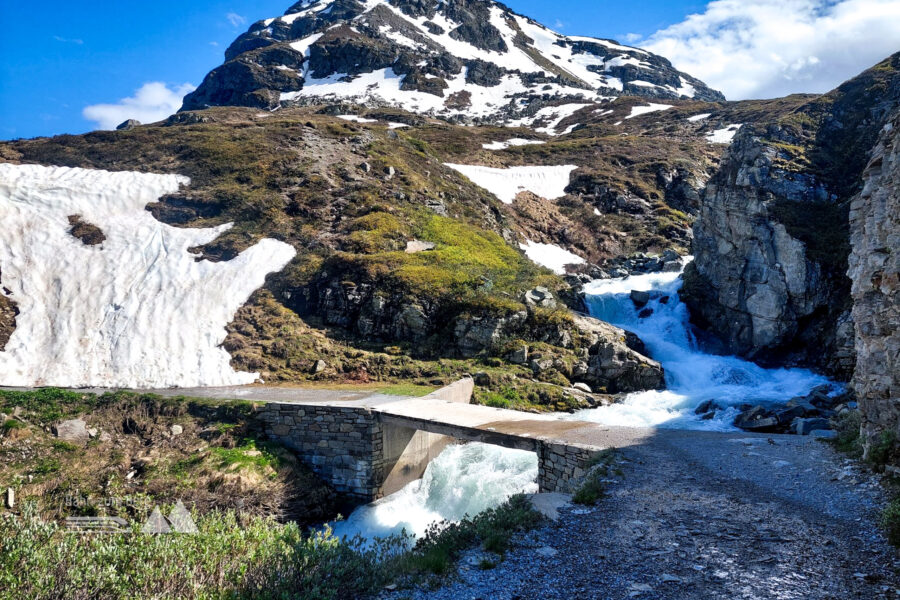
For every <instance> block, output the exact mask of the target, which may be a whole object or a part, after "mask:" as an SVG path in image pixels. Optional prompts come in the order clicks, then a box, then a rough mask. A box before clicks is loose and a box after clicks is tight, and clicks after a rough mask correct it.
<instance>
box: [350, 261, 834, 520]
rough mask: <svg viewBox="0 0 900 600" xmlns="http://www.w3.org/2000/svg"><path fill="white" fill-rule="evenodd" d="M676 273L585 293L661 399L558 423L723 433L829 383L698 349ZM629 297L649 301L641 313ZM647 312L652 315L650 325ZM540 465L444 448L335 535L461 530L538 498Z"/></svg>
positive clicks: (514, 453) (510, 453)
mask: <svg viewBox="0 0 900 600" xmlns="http://www.w3.org/2000/svg"><path fill="white" fill-rule="evenodd" d="M680 287H681V278H680V273H659V274H652V275H637V276H633V277H627V278H625V279H604V280H596V281H594V282H592V283H590V284H588V285H587V286H586V288H585V293H586V296H587V304H588V308H589V310H590V313H591V315H593V316H594V317H596V318H598V319H602V320H604V321H607V322H609V323H612V324H614V325H617V326H619V327H622V328H623V329H627V330H629V331H633V332H634V333H636V334H637V335H638V336H639V337H640V338H641V339H642V340H643V341H644V343H645V344H646V346H647V349H648V352H649V354H650V355H651V356H652V357H653V358H654V359H656V360H657V361H659V362H660V363H661V364H662V366H663V367H664V368H665V370H666V384H667V389H666V390H664V391H649V392H637V393H633V394H629V395H628V396H626V398H625V399H624V400H623V401H622V402H621V403H619V404H614V405H612V406H606V407H602V408H596V409H590V410H583V411H580V412H578V413H576V414H575V415H566V416H565V417H564V418H571V419H578V420H584V421H595V422H598V423H604V424H607V425H618V426H632V427H671V428H682V429H704V430H718V431H728V430H732V429H734V428H733V426H732V425H731V423H732V420H733V419H734V416H735V415H736V414H737V409H736V408H735V407H736V406H737V405H739V404H742V403H764V404H771V403H779V402H786V401H787V400H789V399H791V398H793V397H795V396H800V395H803V394H806V393H807V392H808V391H809V390H810V389H812V388H813V387H815V386H817V385H821V384H823V383H828V380H827V379H826V378H824V377H822V376H819V375H816V374H814V373H812V372H810V371H806V370H802V369H764V368H762V367H760V366H758V365H755V364H753V363H751V362H747V361H745V360H742V359H739V358H737V357H734V356H717V355H712V354H707V353H705V352H703V351H702V350H700V349H699V347H698V346H697V343H696V340H695V339H694V336H693V335H692V334H691V327H690V325H689V323H688V311H687V307H686V306H685V305H684V304H682V303H681V301H680V300H679V298H678V290H679V288H680ZM632 290H637V291H647V292H650V295H651V300H650V302H649V303H648V304H647V305H646V306H645V307H642V309H640V310H643V312H644V317H643V318H642V317H640V316H639V314H640V310H639V309H638V308H636V306H635V304H634V302H633V301H632V300H631V292H632ZM644 309H650V310H651V311H652V313H650V314H649V315H648V314H647V311H646V310H644ZM706 400H715V401H716V402H717V403H718V404H719V405H720V406H723V407H724V408H725V409H724V410H720V411H719V412H718V413H717V414H716V416H715V418H713V419H708V420H703V419H701V418H700V417H699V416H697V415H695V414H694V409H695V408H696V407H697V406H698V405H700V404H701V403H702V402H704V401H706ZM536 477H537V457H536V456H535V455H534V454H533V453H531V452H523V451H519V450H507V449H504V448H499V447H496V446H487V445H484V444H466V445H456V446H450V447H448V448H447V449H446V450H444V452H443V453H442V454H441V455H440V456H439V457H438V458H437V459H435V460H434V461H433V462H432V463H431V464H430V465H429V466H428V469H427V470H426V472H425V476H424V477H423V478H422V479H421V480H419V481H415V482H413V483H410V484H409V485H408V486H406V487H405V488H404V489H402V490H401V491H399V492H397V493H395V494H392V495H391V496H388V497H386V498H383V499H382V500H379V501H378V502H375V503H373V504H369V505H367V506H363V507H360V508H358V509H357V510H356V511H354V512H353V514H352V515H351V516H350V517H349V518H348V519H347V520H346V521H344V522H341V523H338V524H337V525H336V527H335V530H336V533H338V534H339V535H349V536H352V535H355V534H357V533H359V534H362V535H363V536H365V537H374V536H382V535H389V534H392V533H399V532H400V531H401V530H404V529H405V530H406V531H407V533H412V534H415V535H421V534H422V533H424V531H425V529H426V528H427V527H428V525H429V524H431V523H433V522H434V521H437V520H441V519H446V520H451V521H453V520H458V519H460V518H461V517H463V516H464V515H466V514H469V515H474V514H477V513H478V512H480V511H482V510H484V509H486V508H489V507H491V506H496V505H497V504H499V503H501V502H502V501H504V500H505V499H506V498H508V497H510V496H511V495H513V494H515V493H518V492H534V491H536V490H537V485H536V484H535V479H536Z"/></svg>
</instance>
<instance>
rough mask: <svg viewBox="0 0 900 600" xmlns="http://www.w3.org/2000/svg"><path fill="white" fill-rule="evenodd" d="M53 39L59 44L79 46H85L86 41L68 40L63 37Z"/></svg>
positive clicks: (57, 36) (56, 36) (55, 36)
mask: <svg viewBox="0 0 900 600" xmlns="http://www.w3.org/2000/svg"><path fill="white" fill-rule="evenodd" d="M53 39H54V40H56V41H57V42H61V43H63V44H78V45H79V46H81V45H82V44H84V40H81V39H78V38H66V37H62V36H59V35H54V36H53Z"/></svg>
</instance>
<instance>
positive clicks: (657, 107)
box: [625, 102, 672, 119]
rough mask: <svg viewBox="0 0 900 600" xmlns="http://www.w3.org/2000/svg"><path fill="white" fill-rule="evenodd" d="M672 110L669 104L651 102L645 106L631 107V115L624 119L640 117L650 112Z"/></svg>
mask: <svg viewBox="0 0 900 600" xmlns="http://www.w3.org/2000/svg"><path fill="white" fill-rule="evenodd" d="M670 108H672V105H671V104H654V103H653V102H651V103H650V104H648V105H647V106H632V107H631V114H630V115H628V116H627V117H625V118H626V119H633V118H635V117H639V116H641V115H646V114H649V113H652V112H659V111H661V110H669V109H670Z"/></svg>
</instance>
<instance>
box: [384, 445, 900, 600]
mask: <svg viewBox="0 0 900 600" xmlns="http://www.w3.org/2000/svg"><path fill="white" fill-rule="evenodd" d="M621 456H622V461H621V468H622V471H623V476H622V477H619V478H616V480H615V481H613V482H610V483H609V484H608V493H607V495H606V497H605V498H603V499H601V500H600V501H599V503H598V504H597V505H596V506H593V507H583V506H578V505H570V506H567V507H563V508H561V509H560V511H559V519H558V520H557V521H555V522H552V521H551V522H549V524H548V525H546V526H545V527H543V528H541V529H539V530H536V531H533V532H531V533H529V534H525V535H523V536H522V537H521V538H520V539H519V540H518V544H517V546H516V548H515V549H514V550H512V551H511V552H510V553H509V554H508V555H507V556H506V557H505V559H504V560H503V561H502V562H500V563H499V565H498V566H497V567H496V568H493V569H486V570H485V569H482V568H481V567H480V566H479V565H480V564H481V561H482V558H485V556H483V553H482V552H481V551H474V552H473V553H472V554H471V556H467V557H466V560H464V561H462V565H461V567H460V569H459V573H458V576H457V577H455V578H454V579H453V580H452V582H451V583H450V584H449V585H447V586H446V587H444V588H442V589H439V590H425V589H422V590H415V592H414V593H413V594H412V596H413V597H415V598H421V599H429V600H441V599H453V600H461V599H476V598H484V599H488V598H490V599H515V598H520V599H527V598H535V599H536V598H541V599H551V598H559V599H562V598H565V599H571V598H584V599H587V598H598V599H599V598H604V599H605V598H610V599H612V598H653V599H671V600H675V599H677V600H687V599H697V600H700V599H703V600H709V599H711V598H742V599H754V600H755V599H770V598H771V599H779V600H787V599H798V600H799V599H803V600H815V599H822V600H825V599H835V600H836V599H841V600H843V599H849V598H865V599H876V598H897V597H900V577H898V575H897V568H898V567H900V560H898V558H897V555H896V553H895V551H894V550H893V549H892V548H891V547H890V546H889V545H888V544H887V542H886V541H885V540H884V539H883V537H882V535H881V534H880V532H879V530H878V527H877V514H878V511H879V509H880V507H881V505H882V503H883V502H884V498H883V492H882V487H881V484H880V482H879V481H878V479H877V476H874V475H871V474H869V473H867V472H864V471H863V470H861V469H860V468H859V467H858V465H857V464H856V463H854V462H852V461H849V460H847V459H846V458H845V457H844V456H842V455H840V454H838V453H836V452H835V451H834V450H833V449H832V448H831V446H830V445H828V444H827V443H824V442H822V441H820V440H816V439H813V438H810V437H800V436H786V435H758V434H748V433H735V434H713V433H702V432H690V431H660V432H659V433H658V434H657V435H655V436H654V437H653V438H651V439H649V440H647V441H645V442H644V443H643V444H641V445H638V446H633V447H630V448H626V449H623V450H622V454H621ZM487 558H489V559H490V558H491V557H489V556H488V557H487ZM495 560H496V558H495ZM409 595H410V594H409V591H408V590H407V591H401V592H385V594H384V596H385V597H386V598H395V597H397V598H399V597H402V596H409Z"/></svg>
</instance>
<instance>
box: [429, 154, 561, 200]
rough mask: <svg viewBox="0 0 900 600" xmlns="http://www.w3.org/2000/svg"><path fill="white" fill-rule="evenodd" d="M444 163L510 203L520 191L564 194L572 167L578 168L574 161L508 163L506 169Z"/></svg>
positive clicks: (546, 195) (552, 196)
mask: <svg viewBox="0 0 900 600" xmlns="http://www.w3.org/2000/svg"><path fill="white" fill-rule="evenodd" d="M445 166H447V167H450V168H451V169H454V170H456V171H459V172H460V173H462V174H463V175H465V176H466V177H468V178H469V179H470V180H471V181H472V183H474V184H476V185H479V186H481V187H483V188H484V189H486V190H487V191H489V192H491V193H492V194H494V195H495V196H497V198H498V199H499V200H500V201H501V202H503V203H504V204H512V203H513V200H515V199H516V196H518V195H519V193H520V192H525V191H528V192H531V193H533V194H535V195H536V196H540V197H541V198H545V199H547V200H556V199H557V198H562V197H563V196H565V195H566V187H568V185H569V180H570V178H571V176H572V171H574V170H575V169H577V168H578V167H576V166H575V165H561V166H555V167H540V166H528V167H509V168H507V169H495V168H493V167H482V166H479V165H456V164H451V163H447V164H446V165H445Z"/></svg>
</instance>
